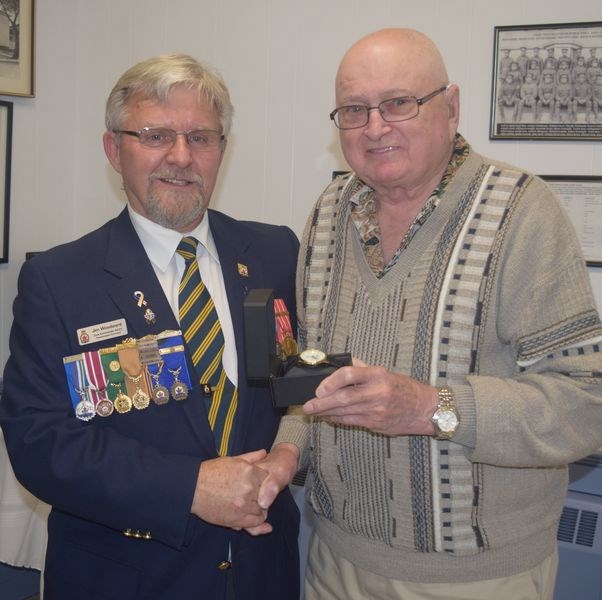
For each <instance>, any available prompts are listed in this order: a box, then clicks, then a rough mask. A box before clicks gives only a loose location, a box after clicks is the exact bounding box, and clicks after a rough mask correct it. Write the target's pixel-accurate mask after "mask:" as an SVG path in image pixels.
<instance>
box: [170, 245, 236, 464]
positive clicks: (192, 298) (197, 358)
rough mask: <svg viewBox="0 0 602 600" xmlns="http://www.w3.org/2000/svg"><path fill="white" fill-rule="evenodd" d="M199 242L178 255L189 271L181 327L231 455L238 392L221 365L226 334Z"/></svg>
mask: <svg viewBox="0 0 602 600" xmlns="http://www.w3.org/2000/svg"><path fill="white" fill-rule="evenodd" d="M197 245H198V241H197V240H196V239H195V238H193V237H184V238H182V240H181V241H180V244H179V245H178V248H177V250H176V252H177V253H178V254H179V255H180V256H182V257H183V258H184V261H185V263H186V268H185V270H184V275H183V276H182V280H181V281H180V289H179V296H178V302H179V310H180V327H181V329H182V334H183V335H184V339H185V340H186V343H187V344H188V347H189V349H190V352H191V354H192V362H193V363H194V366H195V369H196V373H197V377H198V381H199V383H200V386H201V390H202V391H203V395H204V397H205V399H206V403H207V412H208V418H209V425H210V426H211V429H212V430H213V435H214V437H215V444H216V448H217V451H218V453H219V454H220V456H225V455H227V454H230V453H231V449H232V448H231V445H232V440H231V433H232V429H233V426H234V418H235V416H236V408H237V405H238V389H237V388H236V386H235V385H234V384H233V383H232V382H231V381H230V380H229V379H228V377H227V375H226V371H225V370H224V367H223V364H222V355H223V354H224V334H223V333H222V328H221V325H220V322H219V318H218V316H217V311H216V310H215V304H214V303H213V300H212V298H211V295H210V294H209V290H208V289H207V288H206V287H205V284H204V283H203V280H202V279H201V274H200V272H199V263H198V261H197V259H196V250H197Z"/></svg>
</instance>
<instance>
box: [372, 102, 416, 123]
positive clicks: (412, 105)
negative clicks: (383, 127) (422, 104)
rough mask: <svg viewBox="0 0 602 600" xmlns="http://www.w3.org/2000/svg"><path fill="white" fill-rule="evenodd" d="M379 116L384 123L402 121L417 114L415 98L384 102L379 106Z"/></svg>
mask: <svg viewBox="0 0 602 600" xmlns="http://www.w3.org/2000/svg"><path fill="white" fill-rule="evenodd" d="M379 108H380V114H381V115H382V118H383V119H384V120H385V121H403V120H405V119H410V118H411V117H415V116H416V115H417V114H418V103H417V102H416V98H412V97H411V96H401V97H400V98H391V100H385V101H384V102H381V103H380V105H379Z"/></svg>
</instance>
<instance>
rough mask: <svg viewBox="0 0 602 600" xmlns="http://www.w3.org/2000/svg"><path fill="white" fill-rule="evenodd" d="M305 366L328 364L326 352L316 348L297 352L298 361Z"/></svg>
mask: <svg viewBox="0 0 602 600" xmlns="http://www.w3.org/2000/svg"><path fill="white" fill-rule="evenodd" d="M297 364H301V365H305V366H307V367H317V366H318V365H326V364H328V356H327V355H326V352H322V350H318V349H317V348H308V349H307V350H303V352H301V354H299V359H298V363H297Z"/></svg>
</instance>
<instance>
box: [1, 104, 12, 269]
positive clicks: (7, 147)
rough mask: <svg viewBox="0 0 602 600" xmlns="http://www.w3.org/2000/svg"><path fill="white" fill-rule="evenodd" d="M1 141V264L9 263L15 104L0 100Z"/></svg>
mask: <svg viewBox="0 0 602 600" xmlns="http://www.w3.org/2000/svg"><path fill="white" fill-rule="evenodd" d="M0 141H3V143H4V148H3V150H4V151H5V154H6V157H5V160H4V164H3V165H0V190H4V196H3V200H4V207H3V208H2V207H0V215H3V219H4V220H3V222H1V223H0V231H1V232H2V239H0V263H7V262H8V232H9V219H10V176H11V154H12V141H13V103H12V102H6V101H4V100H0ZM3 169H4V185H2V179H1V176H2V174H3V173H2V170H3Z"/></svg>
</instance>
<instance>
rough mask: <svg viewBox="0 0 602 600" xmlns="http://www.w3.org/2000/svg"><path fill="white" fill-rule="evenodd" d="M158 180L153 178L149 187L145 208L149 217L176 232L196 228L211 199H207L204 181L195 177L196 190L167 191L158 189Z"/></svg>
mask: <svg viewBox="0 0 602 600" xmlns="http://www.w3.org/2000/svg"><path fill="white" fill-rule="evenodd" d="M156 179H158V178H157V177H153V178H152V179H151V181H150V183H149V186H148V194H147V197H146V204H145V207H144V208H145V211H146V214H147V217H148V218H149V219H150V220H151V221H153V222H155V223H157V224H158V225H161V226H163V227H166V228H167V229H174V230H176V231H186V230H187V228H188V226H190V225H192V227H190V228H189V229H192V228H193V227H194V226H196V224H197V223H199V222H200V221H201V219H200V218H199V217H202V215H203V214H204V213H205V211H206V210H207V206H208V204H209V199H208V198H205V191H204V186H203V181H202V180H201V179H200V178H199V177H198V176H195V177H194V182H195V183H196V186H195V189H194V190H188V189H187V190H181V191H180V190H178V189H174V190H172V191H166V190H157V189H156V186H154V185H153V183H154V181H155V180H156Z"/></svg>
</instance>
